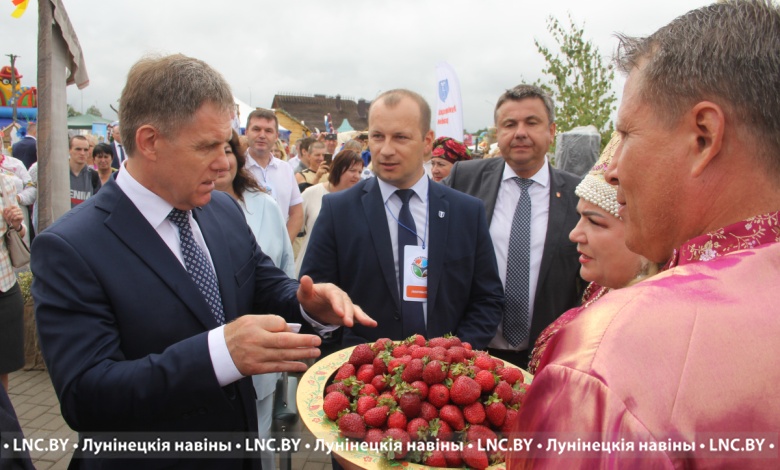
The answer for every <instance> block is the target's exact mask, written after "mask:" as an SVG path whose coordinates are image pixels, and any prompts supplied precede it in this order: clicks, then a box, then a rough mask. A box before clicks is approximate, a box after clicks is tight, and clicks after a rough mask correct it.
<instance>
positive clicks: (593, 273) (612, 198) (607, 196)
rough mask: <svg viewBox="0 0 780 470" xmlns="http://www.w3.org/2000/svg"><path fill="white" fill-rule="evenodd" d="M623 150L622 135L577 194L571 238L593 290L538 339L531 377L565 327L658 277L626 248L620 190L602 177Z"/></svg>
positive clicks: (652, 266) (654, 267) (655, 268)
mask: <svg viewBox="0 0 780 470" xmlns="http://www.w3.org/2000/svg"><path fill="white" fill-rule="evenodd" d="M619 145H620V136H619V135H618V134H617V133H615V134H614V135H613V137H612V140H610V142H609V144H607V147H606V148H605V149H604V152H603V153H602V155H601V158H600V159H599V161H598V162H596V165H595V166H594V167H593V169H591V171H590V173H589V174H587V175H586V176H585V178H584V179H583V180H582V182H581V183H580V184H579V185H578V186H577V188H576V189H575V191H574V192H575V194H577V196H579V197H580V201H579V203H578V204H577V212H579V214H580V221H579V222H578V223H577V225H576V226H575V227H574V230H572V231H571V233H570V234H569V238H570V239H571V241H573V242H576V243H577V250H578V251H579V253H580V263H581V264H582V266H581V267H580V276H582V278H583V279H584V280H586V281H589V282H590V285H588V287H587V288H586V289H585V293H584V295H583V303H582V305H581V306H579V307H576V308H573V309H571V310H569V311H567V312H566V313H564V314H563V315H561V316H560V317H558V319H557V320H555V321H554V322H553V323H552V324H550V325H549V326H548V327H547V328H546V329H545V330H544V331H542V334H540V335H539V338H537V340H536V344H535V345H534V350H533V353H532V354H531V361H530V362H529V363H528V372H530V373H531V374H537V373H538V372H539V371H540V370H541V369H542V367H544V355H545V352H546V351H547V348H548V346H549V345H550V340H551V339H552V338H553V337H554V336H555V334H556V333H557V332H558V331H559V330H560V329H561V328H563V327H564V326H566V324H568V323H569V322H571V321H572V320H574V319H575V318H576V317H577V316H578V315H580V314H581V313H582V312H583V311H585V310H586V309H587V308H588V307H589V306H590V305H591V304H593V303H594V302H596V301H597V300H599V299H600V298H601V297H602V296H604V294H606V293H607V292H609V291H610V290H612V289H620V288H621V287H626V286H629V285H632V284H635V283H637V282H639V281H640V280H642V279H645V278H647V277H648V276H651V275H653V274H655V273H657V272H658V268H659V267H658V265H656V264H654V263H650V262H649V261H648V260H646V259H645V258H643V257H641V256H639V255H638V254H636V253H633V252H632V251H629V249H628V248H626V243H625V222H624V221H623V220H622V219H621V218H620V217H619V216H618V207H619V206H618V202H617V188H616V187H615V186H612V185H610V184H609V183H607V182H606V181H605V180H604V172H605V171H606V170H607V167H608V166H609V163H610V161H611V160H612V157H613V155H614V154H615V151H616V150H617V148H618V146H619Z"/></svg>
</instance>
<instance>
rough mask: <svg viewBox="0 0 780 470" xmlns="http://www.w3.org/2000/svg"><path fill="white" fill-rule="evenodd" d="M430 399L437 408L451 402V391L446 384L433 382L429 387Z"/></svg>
mask: <svg viewBox="0 0 780 470" xmlns="http://www.w3.org/2000/svg"><path fill="white" fill-rule="evenodd" d="M428 401H429V402H430V403H431V405H433V406H435V407H436V408H441V407H442V406H444V405H446V404H447V403H449V402H450V391H449V389H448V388H447V386H446V385H444V384H433V385H431V387H430V388H429V389H428Z"/></svg>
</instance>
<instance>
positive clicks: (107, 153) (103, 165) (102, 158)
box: [92, 142, 117, 186]
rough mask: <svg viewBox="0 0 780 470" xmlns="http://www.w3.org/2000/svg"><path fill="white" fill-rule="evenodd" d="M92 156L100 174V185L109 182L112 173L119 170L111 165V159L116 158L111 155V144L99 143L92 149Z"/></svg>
mask: <svg viewBox="0 0 780 470" xmlns="http://www.w3.org/2000/svg"><path fill="white" fill-rule="evenodd" d="M92 158H93V159H94V161H95V164H96V165H97V172H98V176H100V185H101V186H105V184H106V183H108V179H109V178H111V175H112V174H114V172H116V171H117V169H116V168H112V167H111V160H112V159H113V158H114V156H113V155H111V146H110V145H109V144H107V143H105V142H103V143H99V144H97V145H96V146H95V148H94V149H93V150H92Z"/></svg>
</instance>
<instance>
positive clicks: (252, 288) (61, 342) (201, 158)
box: [32, 55, 375, 469]
mask: <svg viewBox="0 0 780 470" xmlns="http://www.w3.org/2000/svg"><path fill="white" fill-rule="evenodd" d="M121 102H122V108H121V111H120V114H121V119H122V133H123V137H124V139H123V141H124V142H125V145H126V148H127V152H128V155H129V159H128V161H127V164H126V167H125V171H121V172H119V173H117V176H116V178H115V179H112V180H110V181H109V182H108V183H107V184H106V185H105V186H104V187H103V189H102V190H101V191H100V192H99V193H98V194H97V195H96V196H95V197H92V198H90V199H89V200H88V201H86V202H85V203H83V204H81V205H79V206H78V207H77V208H76V209H75V210H72V211H71V212H69V213H68V214H66V215H65V216H63V217H61V218H60V219H59V220H58V221H57V222H56V223H55V224H54V225H52V226H51V227H50V228H49V229H48V230H46V231H44V232H43V233H42V234H41V235H39V236H38V237H37V238H36V240H35V243H34V245H33V248H32V252H33V253H34V254H33V256H32V271H33V273H34V274H35V281H34V284H33V296H34V298H35V307H36V319H37V322H38V331H39V333H40V337H41V348H42V350H43V354H44V358H45V360H46V363H47V366H48V368H49V372H50V374H51V378H52V382H53V383H54V387H55V389H56V392H57V395H58V398H59V400H60V406H61V409H62V414H63V417H64V418H65V420H66V421H67V423H68V424H69V425H70V426H71V427H72V428H73V429H75V430H77V431H79V433H80V434H82V436H83V435H84V434H87V435H89V434H92V433H104V434H103V438H107V439H108V440H109V441H110V440H111V439H112V436H115V435H116V433H119V432H141V433H143V432H147V433H151V434H144V435H146V436H149V439H150V440H152V441H153V440H155V439H156V436H158V435H160V433H177V432H187V433H191V434H188V436H189V437H188V438H187V439H188V440H200V441H201V442H203V439H207V438H208V437H209V436H214V435H225V434H226V433H252V432H254V433H256V429H257V419H256V415H255V405H254V392H253V388H252V382H251V379H250V376H251V375H253V374H261V373H266V372H277V371H302V370H305V368H306V366H305V365H304V364H303V363H301V362H297V361H300V360H302V359H308V358H313V357H316V356H317V355H318V354H319V351H318V350H317V346H318V345H319V344H320V339H319V337H317V336H315V335H307V334H294V333H291V332H289V329H288V325H287V323H286V322H297V323H303V324H304V327H309V330H311V328H312V327H316V328H321V327H322V324H335V325H341V324H345V325H349V326H352V324H353V319H354V321H360V322H363V323H365V324H367V325H369V326H370V325H371V324H375V322H373V321H372V320H370V319H369V318H367V317H366V316H365V314H363V313H362V311H361V310H360V309H359V308H357V307H355V306H353V305H352V303H351V301H350V300H349V298H348V297H347V296H346V294H344V293H343V292H342V291H341V290H340V289H338V288H337V287H336V286H333V285H313V284H312V282H311V280H310V279H308V278H304V279H301V283H300V284H299V283H298V282H296V281H294V280H291V279H289V278H288V277H287V276H285V274H284V273H283V272H282V271H281V270H279V269H277V268H276V267H275V266H274V265H273V263H272V262H271V261H270V259H269V258H268V257H267V256H266V255H265V254H263V252H262V251H261V250H260V248H259V247H258V245H257V244H256V242H255V239H254V236H253V235H252V232H251V231H250V229H249V227H248V226H247V225H246V222H245V219H244V215H243V213H242V211H241V209H240V208H239V206H238V205H237V204H236V203H235V201H233V200H232V198H230V197H229V196H227V195H225V194H224V193H219V192H215V193H212V191H213V189H214V181H215V180H216V179H217V176H218V174H219V173H221V172H224V171H228V168H229V164H228V160H227V157H226V155H225V150H224V149H225V147H226V143H227V140H228V139H229V138H230V135H231V127H230V123H231V114H232V110H233V109H234V104H233V98H232V93H231V91H230V87H229V86H228V85H227V83H226V82H225V80H224V79H223V78H222V76H221V75H220V74H219V73H217V72H216V71H214V70H213V69H211V68H210V67H209V66H208V65H207V64H205V63H203V62H201V61H199V60H196V59H192V58H188V57H185V56H182V55H173V56H167V57H162V58H147V59H142V60H141V61H139V62H138V63H137V64H135V65H134V66H133V67H132V68H131V70H130V73H129V75H128V82H127V85H126V86H125V89H124V90H123V92H122V96H121ZM304 312H305V313H304ZM253 313H274V314H278V315H280V316H281V317H279V316H274V315H252V314H253ZM318 322H319V323H318ZM310 325H311V326H310ZM212 433H219V434H212ZM144 435H142V437H143V436H144ZM242 435H243V434H242ZM171 436H172V434H164V435H163V439H166V438H170V437H171ZM80 451H81V449H80ZM100 456H102V454H101V455H98V457H100ZM197 456H198V457H202V456H203V455H202V454H200V455H197ZM76 457H79V456H78V454H77V456H76ZM131 457H132V456H131ZM184 457H193V455H186V456H184ZM226 457H228V456H226ZM230 457H236V456H230ZM238 457H242V456H241V455H239V456H238ZM158 465H166V467H167V466H173V467H179V468H219V469H222V468H248V467H254V468H259V460H246V461H244V460H241V459H229V458H226V459H220V460H216V459H190V460H182V461H176V460H172V459H164V460H162V461H161V462H157V463H153V462H149V461H146V460H144V461H134V460H126V459H121V460H110V459H106V460H104V459H94V458H90V459H83V460H80V461H76V462H75V464H74V465H73V466H78V467H80V468H106V467H110V468H117V467H122V466H125V467H127V468H140V467H143V468H156V467H157V466H158Z"/></svg>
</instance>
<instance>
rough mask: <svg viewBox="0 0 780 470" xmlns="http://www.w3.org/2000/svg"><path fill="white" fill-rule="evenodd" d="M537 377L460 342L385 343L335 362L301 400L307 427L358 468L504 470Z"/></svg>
mask: <svg viewBox="0 0 780 470" xmlns="http://www.w3.org/2000/svg"><path fill="white" fill-rule="evenodd" d="M532 378H533V377H532V376H531V375H530V374H528V373H527V372H525V371H524V370H522V369H519V368H517V367H515V366H514V365H512V364H509V363H505V362H503V361H501V360H499V359H496V358H493V357H491V356H490V355H489V354H488V353H487V352H484V351H473V350H472V348H471V346H470V345H469V344H468V343H465V342H461V340H460V339H458V338H457V337H454V336H445V337H439V338H432V339H430V340H426V339H425V338H424V337H422V336H420V335H415V336H412V337H411V338H408V339H406V340H404V341H391V340H389V339H380V340H378V341H376V342H375V343H373V344H361V345H358V346H354V347H351V348H346V349H343V350H341V351H339V352H337V353H334V354H331V355H329V356H327V357H325V358H323V359H321V360H320V361H318V362H317V363H315V364H314V365H313V366H312V367H310V368H309V370H307V371H306V373H305V374H304V376H303V377H302V379H301V381H300V383H299V386H298V392H297V402H298V410H299V411H300V414H301V419H302V421H303V423H304V424H305V425H306V427H307V428H308V429H309V430H310V431H311V432H312V433H313V434H314V436H315V437H316V438H317V439H318V440H322V441H324V442H323V444H324V445H326V446H332V449H333V452H334V454H336V456H337V458H338V459H339V460H340V462H341V463H342V465H345V464H346V466H353V467H357V468H389V467H396V466H402V467H407V468H442V467H443V468H446V467H450V468H452V467H457V468H464V467H467V468H477V469H484V468H490V469H491V470H501V469H504V468H505V465H504V463H503V461H504V457H505V456H504V455H503V453H502V451H501V448H502V446H500V445H499V443H501V442H502V441H503V442H504V443H506V440H505V439H503V436H505V435H507V434H508V433H509V432H511V431H512V429H513V427H514V425H515V423H516V420H517V414H518V408H519V406H520V405H521V404H522V400H523V397H524V395H525V392H526V389H527V386H528V384H530V383H531V379H532Z"/></svg>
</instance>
